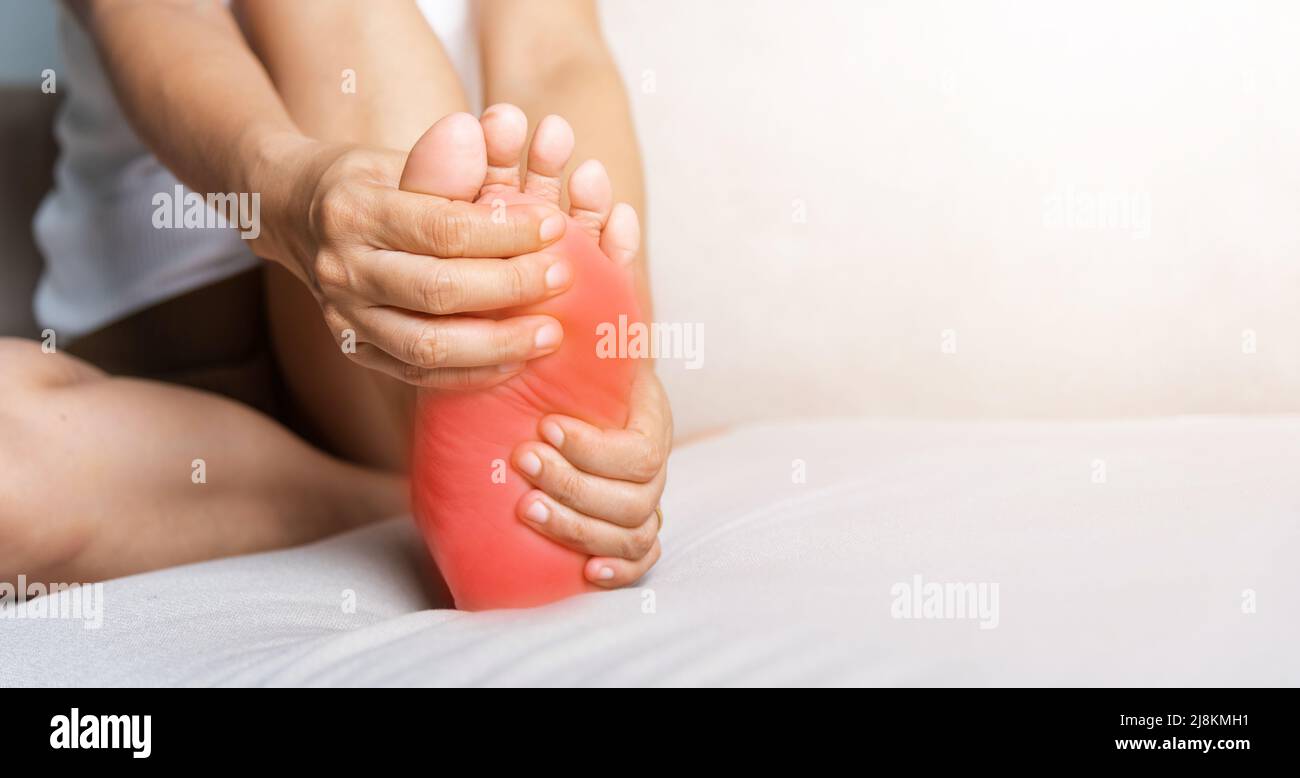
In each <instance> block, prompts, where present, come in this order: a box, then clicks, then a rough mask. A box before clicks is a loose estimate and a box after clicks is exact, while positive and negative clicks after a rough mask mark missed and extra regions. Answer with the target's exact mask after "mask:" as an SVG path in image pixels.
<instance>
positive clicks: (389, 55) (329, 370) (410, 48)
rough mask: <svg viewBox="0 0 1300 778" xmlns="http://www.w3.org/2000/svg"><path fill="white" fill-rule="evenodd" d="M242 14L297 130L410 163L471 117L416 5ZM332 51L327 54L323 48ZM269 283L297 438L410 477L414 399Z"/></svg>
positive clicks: (286, 281) (278, 7)
mask: <svg viewBox="0 0 1300 778" xmlns="http://www.w3.org/2000/svg"><path fill="white" fill-rule="evenodd" d="M308 6H310V7H308ZM235 8H236V12H237V13H238V14H239V18H240V23H241V25H242V26H243V29H244V31H245V34H246V35H247V36H248V38H249V40H250V42H251V43H252V46H253V48H254V50H255V51H256V52H257V53H258V56H259V57H260V58H261V59H262V61H263V62H264V63H265V64H266V67H267V70H268V71H269V72H270V74H271V78H272V79H273V80H274V81H275V84H276V88H277V89H278V90H279V91H280V94H281V96H282V97H283V98H284V100H285V104H286V106H287V107H288V108H289V112H290V114H291V115H292V116H293V119H294V121H295V122H296V123H297V124H298V126H299V127H301V128H302V130H303V132H305V133H307V134H308V135H311V136H313V137H315V138H319V139H322V140H333V141H350V142H355V143H364V144H367V145H372V146H386V147H389V148H397V149H401V150H402V151H407V150H409V149H410V148H411V146H412V145H414V144H415V141H416V140H417V139H419V137H420V135H421V134H422V133H423V132H424V131H425V130H426V129H428V128H429V126H430V125H432V124H433V123H434V122H436V121H437V120H438V119H440V118H442V117H443V116H446V115H447V114H450V113H455V112H457V111H464V110H466V108H467V106H468V102H467V101H466V99H465V95H464V93H463V91H462V90H461V87H460V83H459V80H458V79H457V77H456V74H455V70H454V69H453V68H452V65H451V63H450V61H449V60H448V59H447V56H446V54H445V53H444V52H443V49H442V45H441V43H440V42H439V41H438V37H437V36H436V35H435V34H434V33H433V31H432V30H431V29H430V28H429V26H428V24H427V23H426V22H425V20H424V17H423V16H422V15H421V13H420V11H419V9H418V8H417V7H416V5H415V4H414V3H410V2H402V3H392V2H389V3H385V4H382V5H380V6H379V7H374V5H373V4H370V3H354V2H350V0H348V1H347V2H338V0H327V1H326V2H321V0H311V2H310V3H293V2H277V3H251V2H237V3H236V4H235ZM326 40H327V41H330V44H329V45H328V46H322V45H320V42H321V41H326ZM344 70H348V71H351V72H352V73H353V74H355V79H356V81H355V93H353V92H348V91H345V90H344V89H342V88H340V77H341V74H342V73H343V71H344ZM322 74H328V75H322ZM394 186H396V182H394ZM266 280H267V309H268V315H269V319H270V324H271V336H272V339H271V342H272V344H273V345H274V349H275V352H276V356H277V360H278V362H279V365H280V370H281V375H282V377H283V379H284V383H285V385H286V388H287V390H288V392H289V395H290V399H291V400H292V405H294V406H296V410H297V411H298V414H297V416H296V417H295V426H296V427H297V429H299V430H300V431H301V432H302V433H303V434H304V435H306V436H308V437H309V438H310V439H312V440H313V441H314V442H316V443H318V444H319V445H321V446H323V447H325V448H326V449H327V450H329V451H331V452H333V453H335V454H337V455H339V456H341V457H344V458H345V459H348V460H350V461H353V462H358V463H360V464H365V465H370V466H374V467H382V468H385V469H390V470H395V469H400V468H403V467H404V465H405V461H406V458H407V451H408V448H409V446H410V433H411V428H412V424H413V410H414V400H415V393H414V390H413V389H412V388H411V387H409V386H407V385H405V384H401V383H399V382H397V381H395V380H393V379H390V378H388V377H386V376H383V375H380V374H379V373H375V372H373V371H370V370H367V369H365V368H363V367H361V366H359V365H357V364H355V363H354V362H352V361H351V360H349V359H348V358H347V357H346V356H345V355H343V354H342V353H340V352H339V348H338V345H337V344H336V343H335V341H334V338H333V336H331V335H330V333H329V331H328V330H327V329H326V327H325V323H324V321H323V320H322V318H321V312H320V307H319V306H318V305H317V304H316V301H315V299H314V298H313V297H312V296H311V294H310V293H309V292H308V291H307V290H306V289H305V288H304V287H303V286H302V284H301V283H299V282H298V281H297V279H295V278H293V277H292V276H291V275H290V274H289V273H288V272H286V271H284V270H281V269H280V268H278V267H275V268H269V269H268V271H267V279H266Z"/></svg>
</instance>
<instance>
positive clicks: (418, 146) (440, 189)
mask: <svg viewBox="0 0 1300 778" xmlns="http://www.w3.org/2000/svg"><path fill="white" fill-rule="evenodd" d="M486 175H487V150H486V148H485V145H484V141H483V127H482V125H480V124H479V121H478V119H476V118H474V117H473V116H470V115H469V114H467V113H453V114H450V115H448V116H444V117H443V118H441V119H439V120H438V122H437V123H436V124H434V125H433V126H432V127H430V128H429V129H428V130H427V131H426V132H425V133H424V135H422V136H420V139H419V140H418V141H416V142H415V146H414V147H413V148H412V149H411V153H410V154H409V155H408V156H407V158H406V167H405V168H404V169H403V170H402V179H401V182H400V183H399V185H398V186H399V188H401V189H405V190H406V191H408V192H419V193H421V194H428V195H437V196H438V197H445V198H447V199H449V200H473V199H474V198H476V197H478V193H479V190H480V189H482V188H483V179H484V177H485V176H486Z"/></svg>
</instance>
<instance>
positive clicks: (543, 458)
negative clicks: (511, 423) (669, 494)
mask: <svg viewBox="0 0 1300 778" xmlns="http://www.w3.org/2000/svg"><path fill="white" fill-rule="evenodd" d="M514 465H515V468H516V469H518V470H519V472H521V473H523V475H524V477H525V478H527V479H528V480H529V481H530V482H532V484H533V485H534V486H536V487H537V488H538V489H541V490H542V491H543V492H546V494H547V495H548V496H549V497H551V498H552V499H554V500H556V501H558V502H560V503H563V504H564V505H566V506H568V507H569V508H572V509H573V510H575V511H579V512H581V513H585V514H587V515H589V516H599V517H600V518H601V519H603V520H604V521H605V522H607V523H611V524H617V525H620V526H622V527H638V526H640V525H641V524H642V523H643V522H645V520H646V516H648V515H650V514H651V513H653V512H654V509H655V506H656V505H658V504H659V497H660V495H662V494H663V484H664V481H665V480H666V476H665V474H664V473H663V471H660V473H659V474H657V475H656V476H655V477H654V478H653V479H651V480H650V481H649V482H648V483H644V484H639V483H633V482H631V481H621V480H616V479H612V478H601V477H600V476H595V475H591V474H590V473H584V472H582V471H581V470H579V469H577V468H576V467H574V466H573V465H571V464H569V462H568V461H567V460H566V459H565V458H564V457H562V456H560V452H558V451H556V450H555V449H553V448H551V447H550V446H547V445H544V444H542V443H535V442H529V443H524V444H521V445H520V446H519V447H518V448H516V449H515V453H514Z"/></svg>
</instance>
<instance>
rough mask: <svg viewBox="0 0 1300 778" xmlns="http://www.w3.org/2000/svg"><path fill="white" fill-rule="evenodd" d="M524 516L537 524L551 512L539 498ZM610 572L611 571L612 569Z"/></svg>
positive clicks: (543, 520)
mask: <svg viewBox="0 0 1300 778" xmlns="http://www.w3.org/2000/svg"><path fill="white" fill-rule="evenodd" d="M524 516H527V517H528V519H529V520H530V521H535V522H537V523H538V524H545V523H546V520H547V519H549V518H551V512H550V511H549V510H547V508H546V506H545V505H543V504H542V501H541V500H536V501H534V502H533V504H532V505H529V506H528V510H526V511H524ZM610 572H611V573H612V572H613V571H610Z"/></svg>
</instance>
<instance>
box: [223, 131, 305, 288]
mask: <svg viewBox="0 0 1300 778" xmlns="http://www.w3.org/2000/svg"><path fill="white" fill-rule="evenodd" d="M238 145H239V149H238V156H239V162H238V163H237V166H236V167H237V170H238V175H239V177H240V186H241V191H244V192H248V193H249V194H256V195H257V196H258V198H259V200H260V202H261V219H262V224H261V229H260V234H259V236H258V237H257V238H256V239H255V240H253V241H251V244H252V248H253V251H254V252H256V253H257V255H258V256H260V257H263V258H265V259H270V260H274V261H276V262H279V263H281V264H285V265H288V264H289V263H291V262H293V258H294V257H295V256H297V255H298V253H299V252H298V244H299V243H300V240H299V239H298V238H297V237H296V231H295V230H294V229H293V228H292V214H294V213H295V212H296V203H298V202H299V201H300V200H301V197H302V195H301V194H300V191H301V190H302V189H303V188H304V187H307V188H309V187H310V184H307V183H305V182H304V177H305V173H306V171H308V170H309V169H310V160H311V159H312V158H313V157H314V156H315V154H316V152H317V151H318V150H319V147H320V146H321V145H322V144H320V143H319V142H318V141H315V140H313V139H311V138H308V137H307V136H305V135H303V134H301V133H299V132H296V131H293V130H286V129H284V128H278V127H276V128H262V127H250V128H249V129H248V130H247V131H245V132H244V133H243V136H242V137H241V138H240V142H239V144H238Z"/></svg>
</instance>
